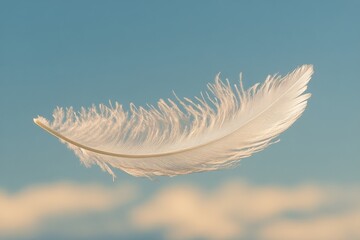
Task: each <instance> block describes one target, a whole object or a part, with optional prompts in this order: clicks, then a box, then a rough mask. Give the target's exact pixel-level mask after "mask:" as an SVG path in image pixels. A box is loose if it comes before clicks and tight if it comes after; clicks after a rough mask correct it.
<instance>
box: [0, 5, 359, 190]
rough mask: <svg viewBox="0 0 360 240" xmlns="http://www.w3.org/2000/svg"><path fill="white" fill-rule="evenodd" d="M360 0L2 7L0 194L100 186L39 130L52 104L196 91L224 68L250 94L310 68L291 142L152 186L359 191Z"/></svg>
mask: <svg viewBox="0 0 360 240" xmlns="http://www.w3.org/2000/svg"><path fill="white" fill-rule="evenodd" d="M359 9H360V1H176V2H175V1H172V2H170V1H0V109H1V117H0V187H1V188H5V189H7V190H8V191H16V190H18V189H21V188H23V187H25V186H28V185H31V184H38V183H48V182H56V181H59V180H68V181H78V182H101V183H103V184H106V185H109V186H111V185H112V184H113V182H112V178H111V176H109V175H107V174H106V173H104V172H102V171H101V170H100V169H99V168H98V167H97V166H93V167H92V168H90V169H86V168H85V167H83V166H82V165H81V164H80V162H79V160H78V159H77V158H76V157H75V155H74V154H73V153H72V152H71V151H69V150H68V149H66V147H65V146H64V145H63V144H61V143H60V142H59V141H58V140H57V139H55V138H54V137H52V136H50V135H49V134H47V133H45V132H44V131H43V130H42V129H40V128H39V127H37V126H36V125H34V123H33V121H32V119H33V118H34V117H36V116H37V115H43V116H45V117H47V118H51V114H52V111H53V109H54V108H55V107H56V106H62V107H69V106H73V107H74V108H75V109H79V108H80V107H81V106H84V107H87V106H91V105H92V104H99V103H107V102H108V101H109V100H111V101H118V102H119V103H121V104H123V105H124V106H126V107H127V106H128V104H129V103H130V102H134V103H135V104H137V105H145V104H146V103H151V104H154V103H156V101H157V100H158V99H159V98H167V97H170V96H172V94H171V91H172V90H175V91H176V93H177V95H179V96H184V97H185V96H186V97H192V96H194V95H197V94H198V93H199V92H200V91H203V90H204V89H205V86H206V84H207V83H208V82H211V81H213V79H214V76H215V75H216V74H217V73H218V72H221V76H222V77H223V78H229V79H230V80H231V82H233V83H235V82H237V81H238V78H239V73H240V72H243V77H244V82H245V85H246V86H251V85H253V84H254V83H256V82H262V81H263V80H264V79H265V77H266V75H268V74H274V73H280V74H286V73H288V72H289V71H292V70H293V69H294V68H295V67H297V66H299V65H302V64H313V65H314V68H315V74H314V76H313V80H312V81H311V82H310V85H309V90H308V91H309V92H311V93H312V94H313V95H312V98H311V99H310V101H309V104H308V108H307V109H306V111H305V113H304V115H303V116H302V117H301V118H300V119H299V120H298V121H297V122H296V123H295V124H294V125H293V126H292V127H291V128H290V129H289V130H288V131H286V132H285V133H284V134H282V135H281V136H280V139H281V142H280V143H277V144H275V145H273V146H271V147H269V148H268V149H266V150H265V151H263V152H260V153H258V154H255V155H254V156H252V157H251V158H249V159H246V160H243V161H242V162H241V164H240V166H239V167H237V168H234V169H230V170H222V171H218V172H210V173H200V174H193V175H188V176H180V177H175V178H158V179H157V180H156V181H149V180H148V179H144V178H134V177H131V176H128V175H127V174H126V173H123V172H121V171H117V170H116V172H115V173H116V175H117V179H116V181H119V182H123V181H127V182H129V181H130V182H134V183H136V184H139V185H141V186H144V189H147V191H152V189H157V188H160V187H161V186H163V185H166V184H168V183H171V182H176V181H186V182H190V183H191V182H197V183H200V184H203V185H204V187H205V186H208V187H211V186H212V184H215V183H216V182H218V181H220V180H221V179H226V178H228V177H241V178H244V179H246V180H247V181H249V182H253V183H255V184H264V183H266V184H269V183H274V184H283V185H286V184H290V185H291V184H295V183H299V182H323V183H328V184H333V183H334V184H335V183H341V184H343V183H344V184H358V183H360V174H359V169H360V161H359V155H360V152H359V151H360V150H359V147H360V141H359V136H360V125H359V123H360V110H359V103H360V94H359V89H360V78H359V64H360V26H359V25H360V10H359Z"/></svg>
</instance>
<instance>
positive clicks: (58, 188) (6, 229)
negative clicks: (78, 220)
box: [0, 183, 135, 236]
mask: <svg viewBox="0 0 360 240" xmlns="http://www.w3.org/2000/svg"><path fill="white" fill-rule="evenodd" d="M134 195H135V189H133V188H132V187H130V186H120V187H115V188H113V189H110V188H108V189H107V188H105V187H103V186H99V185H78V184H73V183H57V184H49V185H43V186H35V187H30V188H28V189H25V190H23V191H21V192H19V193H15V194H8V193H6V192H0V236H7V235H8V236H10V235H18V234H29V233H30V232H34V231H40V230H41V228H42V226H43V225H44V224H45V223H46V220H48V219H52V218H61V217H69V216H81V215H84V214H87V213H96V212H104V211H108V210H111V209H112V208H114V207H118V206H121V205H122V204H125V203H126V202H127V201H129V200H130V199H132V198H133V197H134Z"/></svg>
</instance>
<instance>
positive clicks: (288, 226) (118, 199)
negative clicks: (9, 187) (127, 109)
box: [0, 179, 360, 240]
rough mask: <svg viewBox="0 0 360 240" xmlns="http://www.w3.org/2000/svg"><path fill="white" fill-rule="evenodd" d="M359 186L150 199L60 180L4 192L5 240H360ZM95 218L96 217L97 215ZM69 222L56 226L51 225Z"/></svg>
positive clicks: (233, 185)
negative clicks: (119, 239)
mask: <svg viewBox="0 0 360 240" xmlns="http://www.w3.org/2000/svg"><path fill="white" fill-rule="evenodd" d="M357 189H358V188H357V187H347V188H346V187H344V186H337V187H329V186H325V185H319V184H317V185H316V184H302V185H297V186H292V187H284V186H273V185H269V186H257V185H252V184H248V183H246V182H244V181H241V180H238V179H235V180H229V181H227V182H224V183H222V184H219V185H218V186H217V187H216V188H215V189H213V190H208V189H204V188H201V187H200V186H194V185H189V184H183V185H173V186H168V187H166V188H164V189H160V190H158V191H155V192H153V193H151V194H150V195H147V196H141V194H140V193H141V189H139V188H136V187H134V186H129V185H121V186H113V187H105V186H101V185H79V184H74V183H56V184H49V185H43V186H34V187H30V188H28V189H25V190H23V191H20V192H18V193H15V194H10V193H6V192H5V191H2V192H0V238H1V239H3V238H4V239H7V237H13V238H19V239H20V238H21V237H22V236H23V233H24V232H26V234H27V236H29V235H30V236H31V235H34V236H42V235H44V234H45V233H47V234H48V233H49V231H50V233H51V232H52V233H53V234H59V233H62V232H66V234H67V235H66V236H65V235H64V239H66V238H71V237H83V238H86V237H89V236H95V235H97V236H102V235H112V236H134V235H136V236H139V233H140V234H141V235H142V236H147V234H150V235H151V234H152V233H158V234H159V235H160V236H163V238H164V239H199V238H201V239H249V238H251V239H264V240H282V239H284V240H285V239H292V240H297V239H299V240H300V239H301V240H307V239H309V240H311V239H317V240H322V239H324V240H325V239H326V240H332V239H334V240H335V239H360V222H359V219H360V193H359V192H358V191H357ZM92 214H93V215H94V214H96V216H97V217H91V216H93V215H92ZM51 221H53V222H54V223H56V222H59V221H62V222H68V223H69V224H68V225H66V224H65V225H64V226H65V227H64V226H63V227H62V228H60V227H57V225H56V224H55V225H53V226H56V227H51V228H49V224H48V223H49V222H51Z"/></svg>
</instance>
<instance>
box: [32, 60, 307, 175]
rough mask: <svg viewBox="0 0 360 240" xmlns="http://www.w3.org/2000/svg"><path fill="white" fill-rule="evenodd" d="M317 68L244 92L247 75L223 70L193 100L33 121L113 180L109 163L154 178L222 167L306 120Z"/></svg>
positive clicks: (62, 112) (272, 79) (57, 113)
mask: <svg viewBox="0 0 360 240" xmlns="http://www.w3.org/2000/svg"><path fill="white" fill-rule="evenodd" d="M312 73H313V68H312V66H311V65H303V66H301V67H299V68H297V69H296V70H294V71H293V72H292V73H290V74H288V75H286V76H285V77H280V76H268V77H267V78H266V80H265V82H264V83H263V84H261V85H260V84H256V85H254V86H253V87H251V88H250V89H248V90H246V91H245V90H244V89H243V86H242V81H241V79H240V84H239V86H237V85H234V86H233V87H232V86H230V84H229V82H228V81H226V82H225V83H224V82H222V81H221V80H220V78H219V75H218V76H216V78H215V82H214V83H213V84H208V90H209V92H205V94H201V97H195V99H196V100H195V101H192V100H190V99H188V98H184V99H182V100H181V99H179V98H178V97H177V96H176V95H175V97H176V100H177V102H178V103H175V102H174V101H172V100H171V99H168V100H167V101H164V100H162V99H160V100H159V101H158V104H157V107H154V106H152V105H148V106H147V107H146V108H143V107H136V106H135V105H133V104H130V111H129V112H127V111H124V110H123V107H122V106H121V105H120V104H118V103H115V106H112V104H111V103H110V106H109V107H107V106H105V105H103V104H100V105H99V106H98V107H96V106H92V107H91V108H89V109H87V110H86V109H84V108H82V109H81V111H80V112H75V111H74V110H73V108H72V107H70V108H68V109H66V110H63V109H62V108H56V109H55V110H54V114H53V117H54V120H53V121H52V122H51V123H50V122H49V121H47V120H46V119H45V118H43V117H40V116H39V117H38V118H36V119H34V122H35V123H36V124H37V125H39V126H40V127H42V128H43V129H45V130H46V131H48V132H49V133H51V134H53V135H54V136H56V137H58V138H59V139H60V140H61V141H62V142H63V143H66V144H67V146H68V147H69V148H70V149H72V150H73V151H74V152H75V154H76V155H77V156H78V157H79V158H80V160H81V161H82V162H83V163H84V164H85V165H86V166H90V165H91V164H95V163H96V164H98V165H99V166H100V167H101V168H102V169H103V170H105V171H107V172H109V173H110V174H111V175H113V177H115V174H114V173H113V171H112V170H111V169H110V167H109V166H112V167H115V168H119V169H121V170H123V171H125V172H127V173H129V174H131V175H134V176H148V177H151V176H156V175H167V176H174V175H179V174H187V173H192V172H200V171H211V170H217V169H220V168H225V167H229V166H232V165H234V164H235V163H238V162H239V161H240V159H242V158H245V157H249V156H251V155H252V154H253V153H254V152H258V151H260V150H262V149H264V148H265V147H267V146H268V145H269V144H271V143H272V140H273V139H274V138H276V137H277V136H278V135H279V134H280V133H281V132H283V131H285V130H286V129H287V128H289V127H290V126H291V125H292V124H293V123H294V122H295V120H296V119H297V118H299V117H300V115H301V114H302V113H303V111H304V110H305V107H306V104H307V100H308V98H309V97H310V94H304V91H305V90H306V88H307V84H308V82H309V81H310V78H311V75H312Z"/></svg>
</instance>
